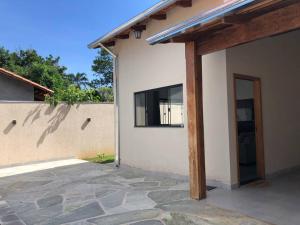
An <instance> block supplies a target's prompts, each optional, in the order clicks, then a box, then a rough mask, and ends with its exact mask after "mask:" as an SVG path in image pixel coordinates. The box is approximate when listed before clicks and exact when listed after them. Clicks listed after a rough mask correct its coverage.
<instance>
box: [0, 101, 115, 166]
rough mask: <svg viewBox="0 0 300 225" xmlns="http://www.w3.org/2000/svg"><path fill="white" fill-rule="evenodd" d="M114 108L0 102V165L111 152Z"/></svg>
mask: <svg viewBox="0 0 300 225" xmlns="http://www.w3.org/2000/svg"><path fill="white" fill-rule="evenodd" d="M113 111H114V106H113V104H78V105H74V106H69V105H65V104H59V105H58V106H56V107H53V106H50V105H48V104H44V103H20V102H18V103H12V102H11V103H9V102H7V103H0V118H1V120H0V132H1V133H0V143H1V147H0V167H3V166H10V165H15V164H24V163H30V162H38V161H46V160H57V159H65V158H74V157H76V158H87V157H95V156H96V155H97V154H102V153H106V154H114V113H113ZM88 118H91V121H90V122H88V121H87V119H88ZM13 120H16V124H13V123H12V121H13Z"/></svg>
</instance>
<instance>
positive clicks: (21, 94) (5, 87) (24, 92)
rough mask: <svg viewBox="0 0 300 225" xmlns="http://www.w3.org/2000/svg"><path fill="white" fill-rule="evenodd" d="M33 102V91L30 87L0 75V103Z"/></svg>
mask: <svg viewBox="0 0 300 225" xmlns="http://www.w3.org/2000/svg"><path fill="white" fill-rule="evenodd" d="M1 100H4V101H33V100H34V90H33V87H32V86H31V85H28V84H25V83H24V82H22V81H19V80H16V79H12V78H10V77H8V76H7V75H3V74H0V101H1Z"/></svg>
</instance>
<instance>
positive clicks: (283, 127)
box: [227, 31, 300, 183]
mask: <svg viewBox="0 0 300 225" xmlns="http://www.w3.org/2000/svg"><path fill="white" fill-rule="evenodd" d="M299 40H300V32H299V31H295V32H291V33H288V34H284V35H281V36H277V37H272V38H267V39H263V40H260V41H256V42H253V43H250V44H246V45H242V46H238V47H235V48H232V49H229V50H227V71H228V96H229V124H230V134H231V135H230V149H231V167H232V174H233V179H232V183H236V182H237V167H236V151H237V150H236V145H235V143H236V132H235V119H234V97H233V95H234V91H233V73H239V74H244V75H250V76H256V77H260V78H261V81H262V103H263V106H262V107H263V120H264V121H263V126H264V141H265V160H266V173H267V174H273V173H276V172H278V171H281V170H285V169H287V168H291V167H296V166H299V165H300V151H299V147H300V123H299V115H300V103H299V97H300V92H299V87H300V86H299V84H300V76H299V74H300V64H299V54H300V45H299Z"/></svg>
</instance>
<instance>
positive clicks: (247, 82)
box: [234, 75, 265, 185]
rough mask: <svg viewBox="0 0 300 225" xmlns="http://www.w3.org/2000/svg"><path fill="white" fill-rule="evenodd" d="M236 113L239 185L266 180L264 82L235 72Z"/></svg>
mask: <svg viewBox="0 0 300 225" xmlns="http://www.w3.org/2000/svg"><path fill="white" fill-rule="evenodd" d="M234 86H235V113H236V130H237V153H238V154H237V158H238V176H239V184H240V185H245V184H248V183H251V182H253V181H256V180H260V179H265V160H264V149H263V125H262V124H263V122H262V102H261V81H260V79H259V78H256V77H251V76H245V75H235V76H234Z"/></svg>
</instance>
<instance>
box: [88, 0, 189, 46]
mask: <svg viewBox="0 0 300 225" xmlns="http://www.w3.org/2000/svg"><path fill="white" fill-rule="evenodd" d="M190 4H191V0H162V1H160V2H159V3H157V4H156V5H154V6H153V7H151V8H149V9H147V10H146V11H144V12H142V13H141V14H139V15H137V16H136V17H134V18H132V19H131V20H129V21H128V22H127V23H125V24H123V25H121V26H119V27H117V28H116V29H114V30H113V31H111V32H109V33H107V34H105V35H104V36H102V37H100V38H98V39H97V40H95V41H93V42H92V43H90V44H89V45H88V47H89V48H98V47H99V43H102V44H109V43H108V42H111V41H113V40H114V39H115V38H116V37H118V35H124V34H125V35H128V33H129V32H130V30H131V29H132V28H133V27H134V26H135V25H138V24H140V23H143V22H144V21H146V20H147V19H149V18H151V17H152V16H155V15H158V16H159V15H165V13H166V10H168V9H170V8H172V7H174V6H176V5H179V6H183V7H190Z"/></svg>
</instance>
